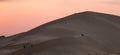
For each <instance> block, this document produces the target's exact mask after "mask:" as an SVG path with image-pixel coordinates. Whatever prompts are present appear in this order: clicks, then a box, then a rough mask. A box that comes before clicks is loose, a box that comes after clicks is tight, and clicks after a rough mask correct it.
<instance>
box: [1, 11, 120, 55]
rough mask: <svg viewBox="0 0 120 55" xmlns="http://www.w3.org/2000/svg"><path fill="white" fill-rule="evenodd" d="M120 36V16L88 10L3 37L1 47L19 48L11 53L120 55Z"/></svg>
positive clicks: (18, 54) (16, 54) (25, 54)
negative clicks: (119, 54)
mask: <svg viewBox="0 0 120 55" xmlns="http://www.w3.org/2000/svg"><path fill="white" fill-rule="evenodd" d="M119 36H120V16H115V15H110V14H104V13H97V12H91V11H87V12H82V13H75V14H72V15H69V16H67V17H63V18H61V19H58V20H54V21H52V22H49V23H46V24H44V25H41V26H39V27H36V28H33V29H32V30H29V31H27V32H23V33H20V34H16V35H13V36H10V37H7V38H5V39H3V40H0V44H1V45H0V46H1V48H2V47H4V48H3V49H7V51H11V50H13V49H14V50H15V51H12V52H10V53H8V55H9V54H12V55H30V54H31V55H32V54H33V55H89V54H92V55H96V54H99V55H108V54H111V55H112V54H114V55H117V54H118V53H120V47H119V46H120V43H119V42H120V37H119ZM24 45H25V46H28V48H23V47H24ZM29 45H33V47H32V48H31V47H30V46H29ZM13 46H14V47H13ZM15 46H20V47H17V48H15ZM7 47H9V48H13V49H9V48H7ZM19 48H20V49H19ZM3 49H2V50H3ZM16 49H17V50H16ZM2 50H0V51H2ZM6 53H7V52H6ZM28 53H29V54H28Z"/></svg>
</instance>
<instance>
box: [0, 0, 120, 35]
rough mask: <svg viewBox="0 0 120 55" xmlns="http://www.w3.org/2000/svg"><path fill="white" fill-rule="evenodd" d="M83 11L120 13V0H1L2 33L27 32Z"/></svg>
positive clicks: (0, 23) (0, 22)
mask: <svg viewBox="0 0 120 55" xmlns="http://www.w3.org/2000/svg"><path fill="white" fill-rule="evenodd" d="M83 11H96V12H103V13H110V14H115V15H120V0H0V35H13V34H16V33H20V32H25V31H28V30H30V29H32V28H34V27H36V26H39V25H41V24H43V23H46V22H49V21H52V20H54V19H57V18H60V17H64V16H67V15H70V14H73V13H77V12H83Z"/></svg>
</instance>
